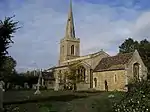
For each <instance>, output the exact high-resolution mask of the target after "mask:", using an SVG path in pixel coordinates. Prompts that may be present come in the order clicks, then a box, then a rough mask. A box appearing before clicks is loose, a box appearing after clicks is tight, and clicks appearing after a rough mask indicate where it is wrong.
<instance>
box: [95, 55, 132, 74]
mask: <svg viewBox="0 0 150 112" xmlns="http://www.w3.org/2000/svg"><path fill="white" fill-rule="evenodd" d="M132 56H133V52H131V53H124V54H118V55H116V56H110V57H106V58H103V59H102V60H101V61H100V62H99V64H98V65H97V66H96V67H95V69H94V72H100V71H109V70H122V69H125V64H126V63H128V62H129V60H130V59H131V58H132Z"/></svg>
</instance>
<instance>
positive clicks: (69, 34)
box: [65, 0, 75, 38]
mask: <svg viewBox="0 0 150 112" xmlns="http://www.w3.org/2000/svg"><path fill="white" fill-rule="evenodd" d="M65 38H75V30H74V22H73V12H72V0H70V9H69V14H68V20H67V26H66V34H65Z"/></svg>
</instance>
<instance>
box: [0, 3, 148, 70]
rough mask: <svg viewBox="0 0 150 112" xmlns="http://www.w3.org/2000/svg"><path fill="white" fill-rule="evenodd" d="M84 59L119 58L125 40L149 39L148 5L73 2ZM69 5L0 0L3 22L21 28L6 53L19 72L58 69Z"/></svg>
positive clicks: (76, 28)
mask: <svg viewBox="0 0 150 112" xmlns="http://www.w3.org/2000/svg"><path fill="white" fill-rule="evenodd" d="M72 1H73V15H74V21H75V31H76V36H77V37H78V38H80V40H81V43H80V46H81V55H86V54H88V53H94V52H97V51H100V50H101V49H103V50H104V51H105V52H106V53H108V54H110V55H115V54H116V53H118V47H119V45H121V44H122V43H123V42H124V40H125V39H127V38H129V37H132V38H133V39H135V40H138V41H140V40H142V39H145V38H146V39H148V40H150V1H149V0H72ZM68 10H69V0H0V20H3V19H4V17H8V16H13V15H15V17H14V18H13V19H14V20H15V21H19V26H21V28H20V29H19V30H18V31H17V32H16V33H15V34H13V35H14V37H13V41H14V44H12V45H11V47H10V48H9V49H8V51H9V55H11V56H12V57H13V58H14V59H15V60H16V61H17V67H16V69H17V70H18V71H19V72H22V71H27V70H33V69H37V68H42V69H47V68H50V67H52V66H55V65H57V64H58V59H59V42H60V39H62V38H63V37H64V36H65V28H66V22H67V15H68Z"/></svg>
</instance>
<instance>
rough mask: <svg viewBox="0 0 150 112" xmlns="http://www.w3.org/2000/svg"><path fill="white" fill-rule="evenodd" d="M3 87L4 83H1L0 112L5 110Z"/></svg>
mask: <svg viewBox="0 0 150 112" xmlns="http://www.w3.org/2000/svg"><path fill="white" fill-rule="evenodd" d="M3 86H4V82H3V81H0V111H1V110H3Z"/></svg>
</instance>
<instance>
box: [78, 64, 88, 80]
mask: <svg viewBox="0 0 150 112" xmlns="http://www.w3.org/2000/svg"><path fill="white" fill-rule="evenodd" d="M85 71H86V69H85V68H84V67H83V66H81V67H79V68H78V70H77V74H78V80H79V81H85V79H86V75H85Z"/></svg>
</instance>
